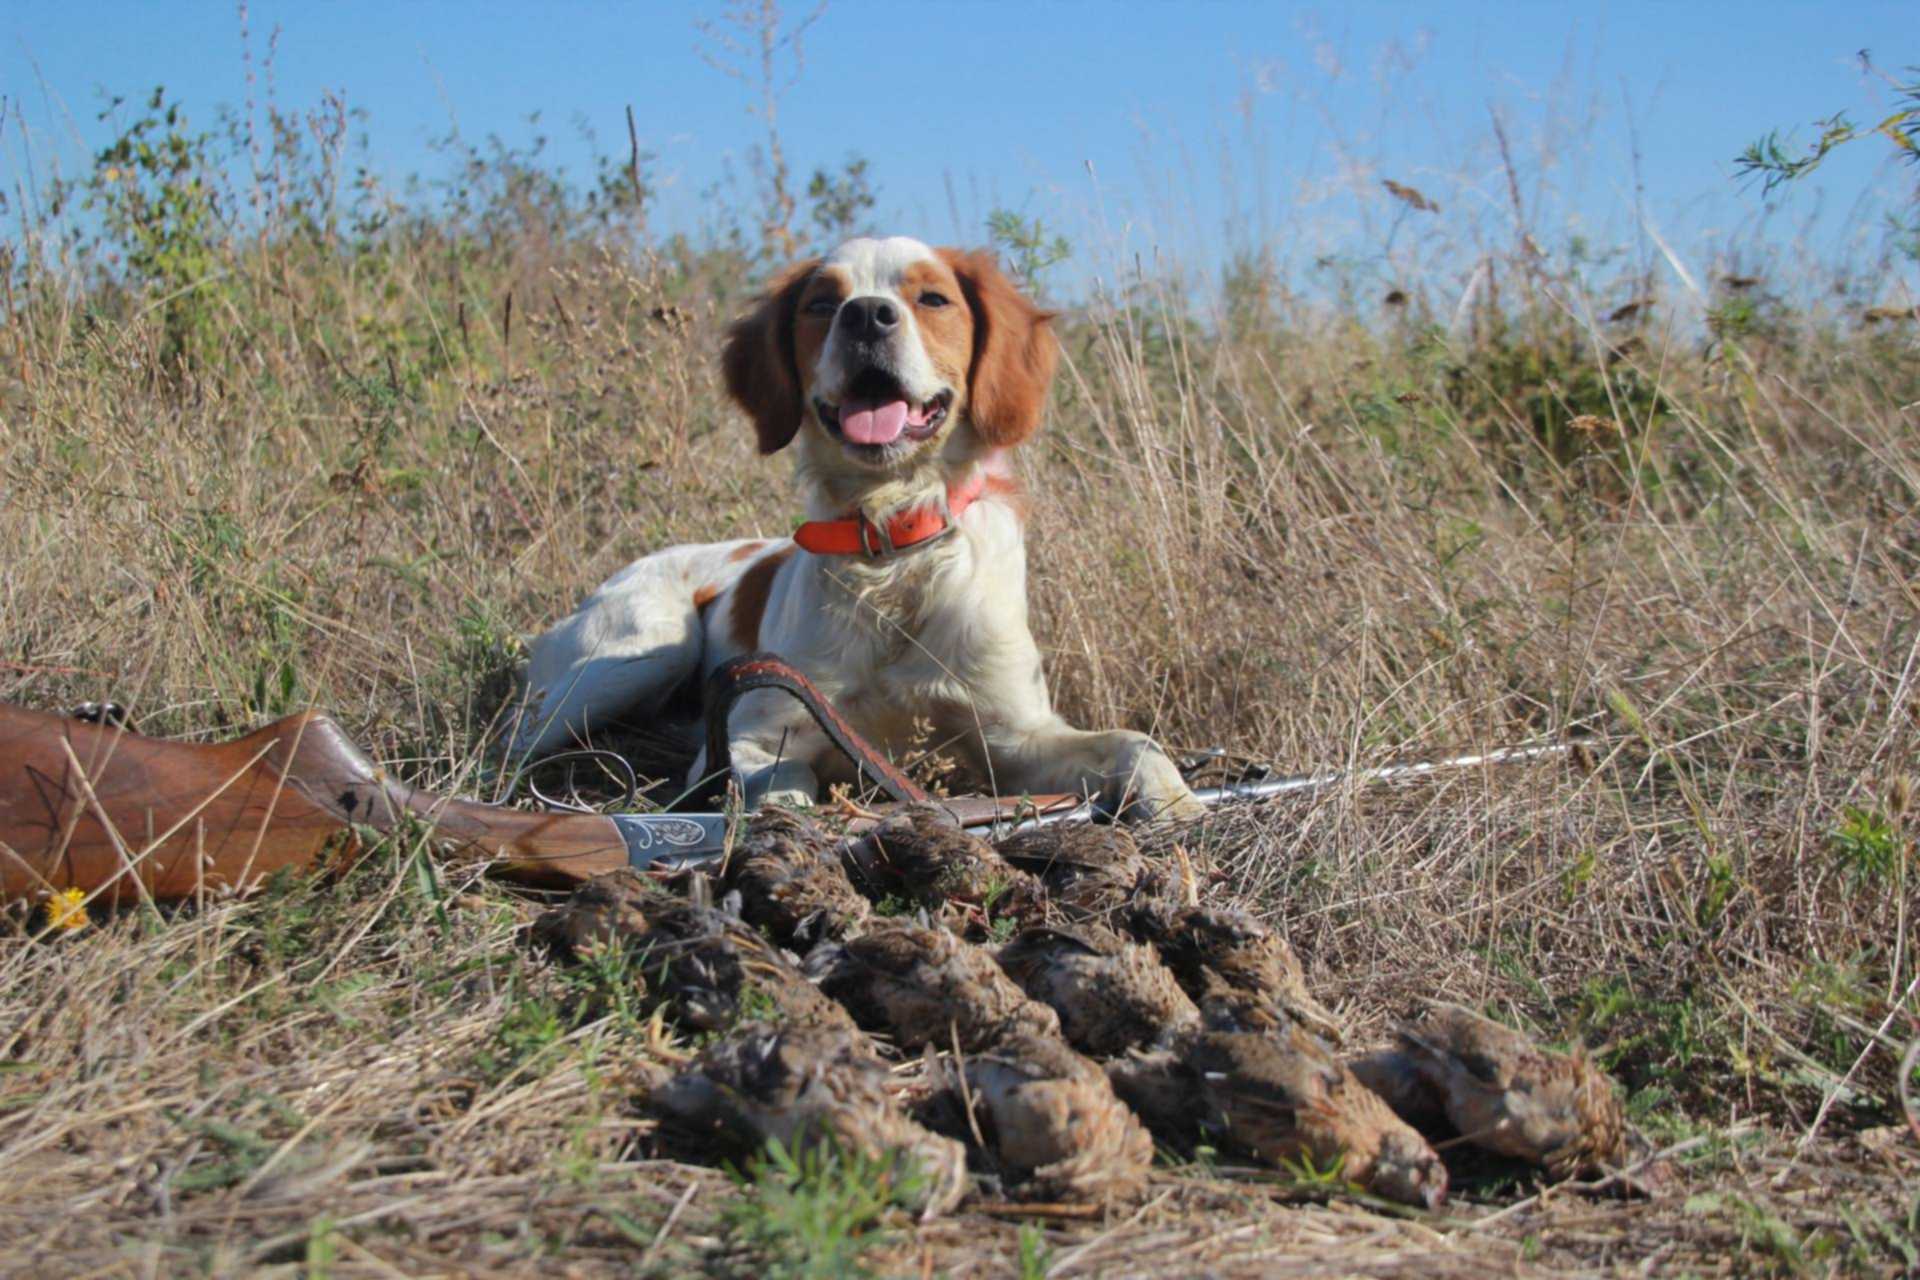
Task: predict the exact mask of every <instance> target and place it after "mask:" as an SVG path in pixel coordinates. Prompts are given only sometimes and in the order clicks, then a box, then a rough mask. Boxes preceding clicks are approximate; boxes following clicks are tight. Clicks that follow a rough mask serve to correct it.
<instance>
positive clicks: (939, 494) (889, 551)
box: [860, 485, 960, 560]
mask: <svg viewBox="0 0 1920 1280" xmlns="http://www.w3.org/2000/svg"><path fill="white" fill-rule="evenodd" d="M934 510H935V511H936V512H938V513H939V516H940V527H939V528H937V529H935V530H934V531H933V532H932V533H929V534H926V535H925V536H923V537H918V538H915V539H914V540H913V541H912V542H909V543H907V544H906V545H905V546H901V545H899V544H898V543H896V542H895V541H894V538H893V527H892V526H893V524H894V521H893V520H889V521H887V527H885V528H882V527H881V526H880V525H877V524H875V523H874V522H873V521H871V520H869V519H867V518H866V517H865V516H862V517H860V550H861V551H862V552H864V553H865V554H866V555H867V556H868V557H870V558H872V559H875V560H879V559H884V558H886V557H888V556H902V555H905V554H907V553H908V552H909V551H918V550H920V549H921V548H922V547H930V546H932V545H933V544H934V543H936V542H939V541H941V540H942V539H944V538H949V537H952V536H953V533H954V531H955V530H956V529H958V528H959V527H960V522H959V521H958V520H957V519H955V518H954V514H953V499H952V497H951V495H949V494H948V493H947V489H946V486H945V485H942V486H941V487H940V488H939V489H938V490H937V491H936V492H935V495H934ZM896 519H897V517H896ZM876 541H877V542H878V545H877V546H876V545H875V543H876Z"/></svg>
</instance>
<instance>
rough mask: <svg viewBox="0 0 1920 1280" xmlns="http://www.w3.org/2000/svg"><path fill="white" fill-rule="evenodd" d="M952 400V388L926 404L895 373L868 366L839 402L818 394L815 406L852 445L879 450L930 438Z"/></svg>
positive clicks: (827, 423)
mask: <svg viewBox="0 0 1920 1280" xmlns="http://www.w3.org/2000/svg"><path fill="white" fill-rule="evenodd" d="M952 403H953V392H951V391H942V392H941V393H940V394H939V395H937V396H935V397H933V399H931V400H928V401H925V402H924V403H919V402H916V401H914V400H913V399H912V398H911V397H909V396H908V395H907V393H906V390H905V389H904V388H903V387H901V385H900V383H899V380H898V379H896V378H895V377H894V376H893V375H892V374H890V373H888V372H886V371H885V370H883V369H867V370H864V371H863V372H861V374H860V375H859V376H858V377H856V378H855V379H854V380H853V381H852V383H850V384H849V385H848V387H847V392H846V395H845V396H844V397H843V398H842V399H841V401H840V403H839V404H830V403H828V402H827V401H825V400H822V399H819V398H818V397H816V398H815V399H814V402H813V408H814V412H816V413H818V414H819V415H820V422H821V424H822V425H823V426H825V427H826V428H827V430H828V431H831V432H832V433H834V434H835V435H837V436H839V437H841V438H842V439H843V440H845V441H847V443H849V444H857V445H866V446H867V447H869V448H876V449H877V448H885V447H886V446H887V445H890V444H893V443H894V442H896V441H898V440H901V439H903V438H904V439H907V440H914V441H919V440H925V439H927V438H928V437H930V436H931V435H933V433H934V432H936V431H938V430H939V429H940V424H941V423H942V422H944V421H946V418H947V408H948V406H949V405H951V404H952Z"/></svg>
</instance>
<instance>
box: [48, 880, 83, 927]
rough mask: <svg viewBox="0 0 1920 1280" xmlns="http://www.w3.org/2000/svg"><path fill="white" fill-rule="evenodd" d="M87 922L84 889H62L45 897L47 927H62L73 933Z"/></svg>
mask: <svg viewBox="0 0 1920 1280" xmlns="http://www.w3.org/2000/svg"><path fill="white" fill-rule="evenodd" d="M89 923H90V922H89V921H88V919H87V891H86V890H85V889H64V890H62V891H61V892H59V893H56V894H54V895H53V896H52V897H51V898H48V899H47V927H48V928H49V929H64V930H66V931H67V932H68V933H73V932H76V931H77V930H80V929H84V928H86V927H87V925H88V924H89Z"/></svg>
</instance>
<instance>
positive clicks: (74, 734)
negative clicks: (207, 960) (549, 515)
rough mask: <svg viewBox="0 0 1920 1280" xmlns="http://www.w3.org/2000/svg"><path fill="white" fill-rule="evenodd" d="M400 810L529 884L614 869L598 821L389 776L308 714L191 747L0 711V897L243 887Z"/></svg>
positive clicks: (611, 835)
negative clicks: (450, 794)
mask: <svg viewBox="0 0 1920 1280" xmlns="http://www.w3.org/2000/svg"><path fill="white" fill-rule="evenodd" d="M409 818H417V819H419V820H421V821H423V822H426V823H428V824H430V825H432V826H433V828H434V832H435V835H436V837H437V838H438V839H440V840H441V841H443V842H445V843H446V844H448V845H450V846H452V847H453V848H454V850H455V851H456V852H457V853H458V854H461V855H465V856H470V857H474V858H483V859H486V860H488V861H489V862H490V863H491V864H493V868H494V869H495V870H497V871H499V872H501V873H502V874H505V875H508V876H511V877H513V878H515V879H519V880H523V881H526V882H530V883H538V884H548V885H555V886H563V885H566V884H570V883H576V882H578V881H581V880H585V879H588V878H590V877H592V876H595V875H598V874H600V873H601V872H604V871H610V870H613V869H615V868H617V867H624V866H626V865H627V851H626V842H625V841H624V840H623V839H622V838H621V835H620V832H619V829H618V828H617V827H616V826H615V825H614V824H613V822H612V820H610V819H608V818H603V817H600V816H598V815H594V814H577V813H527V812H524V811H522V810H518V809H507V808H502V807H500V806H496V805H487V804H478V803H475V802H473V801H468V800H452V799H447V798H445V797H442V796H435V795H432V794H429V793H427V792H423V791H417V790H415V789H413V788H411V787H407V786H403V785H401V784H400V783H397V782H394V781H392V780H391V779H388V778H387V777H386V776H385V775H384V774H383V773H382V771H381V770H380V769H379V767H378V766H376V765H375V764H374V763H373V762H372V761H370V760H368V759H367V758H366V757H365V756H364V755H362V754H361V753H360V752H359V750H358V749H356V748H355V747H354V745H353V743H352V742H351V741H350V740H349V739H348V737H347V735H346V734H345V733H343V732H341V730H340V726H339V725H337V724H335V723H334V722H333V721H332V720H329V719H328V718H327V717H326V716H323V715H318V714H315V713H312V712H306V713H302V714H300V715H296V716H288V717H287V718H286V719H284V720H276V721H275V722H274V723H272V724H270V725H267V726H266V727H265V728H263V729H258V730H256V731H254V732H253V733H250V734H248V735H246V736H245V737H243V738H237V739H235V740H233V741H231V742H221V743H213V744H208V745H199V744H194V743H185V742H169V741H166V740H164V739H160V738H148V737H144V736H142V735H141V734H137V733H132V732H128V731H126V730H123V729H118V728H112V727H107V726H102V725H96V724H88V723H85V722H82V721H79V720H73V719H69V718H66V717H63V716H56V715H49V714H47V713H46V712H42V711H30V710H27V709H26V708H23V707H12V706H5V705H0V901H10V900H12V899H15V898H20V897H27V898H33V897H38V896H40V895H41V894H43V893H45V892H49V891H56V892H57V891H59V890H63V889H82V890H85V891H87V892H88V893H93V892H94V891H96V890H98V891H99V896H100V899H101V900H102V901H106V902H119V901H136V900H138V899H139V898H140V897H142V896H143V895H144V896H150V897H153V898H156V899H161V900H166V899H177V898H191V897H194V896H195V895H196V894H199V893H202V892H218V891H225V890H228V889H232V890H244V889H248V888H251V887H253V886H255V885H257V884H258V883H259V882H260V881H261V880H262V879H264V878H265V877H267V876H270V875H272V874H273V873H274V872H276V871H279V870H281V869H282V868H286V867H314V868H318V867H323V866H329V865H336V864H338V863H341V862H346V861H351V860H352V858H353V857H355V856H357V854H358V853H359V842H358V840H357V839H356V837H355V834H354V832H355V828H356V826H364V827H371V828H373V829H374V830H376V831H382V832H387V831H392V830H393V829H394V828H395V827H397V826H399V825H400V824H402V823H403V822H405V821H406V820H408V819H409Z"/></svg>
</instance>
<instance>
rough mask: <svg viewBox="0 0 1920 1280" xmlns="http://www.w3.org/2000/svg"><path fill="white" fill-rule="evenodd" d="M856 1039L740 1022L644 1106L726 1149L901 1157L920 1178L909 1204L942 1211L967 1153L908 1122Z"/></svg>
mask: <svg viewBox="0 0 1920 1280" xmlns="http://www.w3.org/2000/svg"><path fill="white" fill-rule="evenodd" d="M865 1040H866V1038H865V1037H864V1036H862V1035H861V1034H860V1033H859V1032H857V1031H851V1030H846V1029H835V1028H830V1027H782V1028H775V1027H773V1026H771V1025H768V1024H764V1023H755V1024H749V1025H747V1026H744V1027H742V1028H740V1029H739V1030H737V1031H735V1032H734V1033H733V1034H732V1035H730V1036H728V1037H727V1038H726V1039H724V1040H720V1041H717V1042H716V1043H714V1044H712V1045H709V1046H708V1047H707V1049H706V1050H705V1052H703V1053H702V1054H701V1055H700V1057H699V1059H698V1060H697V1061H696V1062H694V1063H693V1064H692V1065H691V1066H690V1067H688V1068H687V1069H686V1070H685V1071H683V1072H682V1073H681V1074H680V1075H678V1076H677V1077H675V1078H674V1079H673V1080H671V1081H670V1082H668V1083H667V1084H666V1085H664V1086H663V1087H662V1088H660V1089H658V1090H656V1091H655V1092H654V1094H653V1097H652V1102H653V1105H654V1106H655V1107H656V1108H658V1109H659V1110H660V1111H662V1112H665V1113H666V1114H667V1115H668V1116H669V1117H670V1118H672V1119H673V1120H674V1121H675V1122H677V1123H678V1124H679V1125H681V1126H683V1127H685V1128H688V1129H691V1130H693V1131H694V1132H695V1133H696V1134H699V1135H700V1136H703V1137H705V1138H708V1139H710V1140H713V1141H716V1142H718V1143H720V1144H721V1145H723V1146H726V1147H728V1148H730V1149H732V1150H733V1151H735V1152H741V1153H744V1152H751V1151H757V1150H758V1149H759V1148H761V1147H763V1146H764V1145H766V1143H767V1142H768V1141H769V1140H778V1141H779V1142H780V1143H781V1145H783V1146H784V1147H786V1149H787V1150H788V1151H791V1152H796V1153H797V1152H799V1151H802V1150H805V1149H806V1148H807V1147H809V1146H812V1145H814V1144H817V1143H821V1142H830V1143H832V1144H834V1145H836V1146H837V1147H839V1148H840V1149H841V1150H843V1151H854V1152H859V1153H861V1154H863V1155H866V1156H868V1157H872V1158H885V1157H887V1156H890V1155H892V1154H893V1153H896V1152H897V1153H900V1154H901V1155H904V1156H906V1157H907V1158H909V1159H910V1160H911V1161H912V1163H913V1165H914V1166H915V1168H916V1170H917V1173H918V1176H919V1177H920V1178H921V1179H922V1180H923V1185H922V1187H921V1190H920V1194H919V1197H918V1199H919V1204H918V1206H917V1207H919V1208H921V1209H923V1210H924V1212H925V1213H926V1214H927V1215H929V1216H931V1215H933V1214H938V1213H944V1212H946V1211H947V1210H949V1209H951V1208H953V1206H954V1205H956V1204H958V1203H959V1202H960V1199H961V1197H963V1196H964V1195H965V1194H966V1192H967V1188H968V1179H967V1160H966V1150H965V1148H964V1147H962V1146H961V1144H960V1143H958V1142H956V1141H954V1140H953V1139H951V1138H943V1137H940V1136H939V1135H937V1134H934V1133H931V1132H929V1131H928V1130H926V1129H925V1128H923V1127H921V1126H920V1125H918V1124H916V1123H914V1121H912V1120H911V1119H909V1118H908V1117H907V1115H906V1113H905V1112H904V1111H902V1110H901V1109H900V1107H899V1106H898V1104H897V1103H896V1102H895V1101H894V1099H893V1097H892V1095H891V1093H890V1092H889V1090H888V1088H887V1084H888V1071H887V1067H886V1064H885V1063H883V1062H881V1061H880V1060H879V1058H878V1057H876V1056H875V1055H874V1053H873V1052H872V1050H871V1048H869V1047H868V1046H867V1044H866V1042H865Z"/></svg>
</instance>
